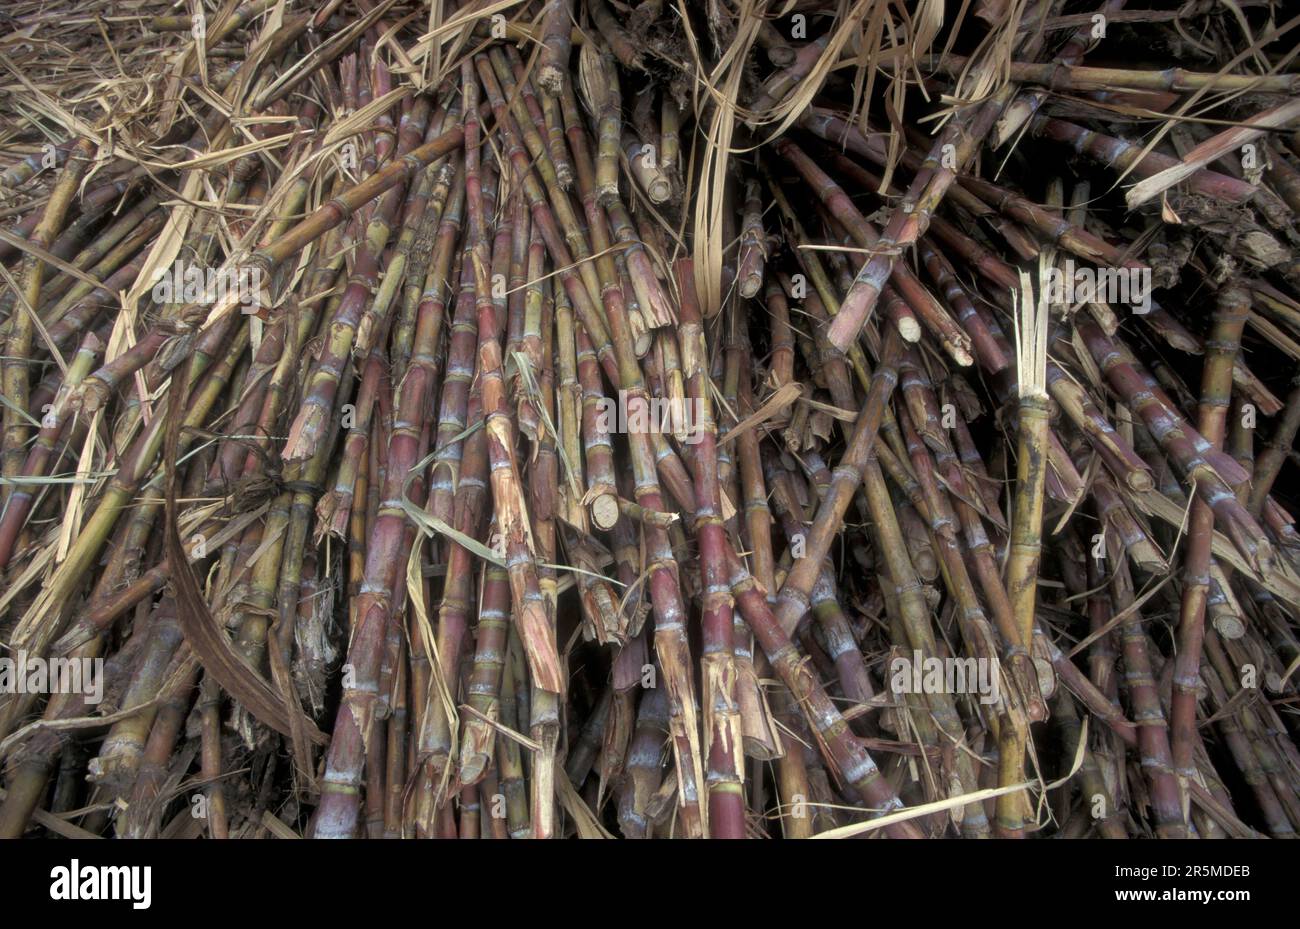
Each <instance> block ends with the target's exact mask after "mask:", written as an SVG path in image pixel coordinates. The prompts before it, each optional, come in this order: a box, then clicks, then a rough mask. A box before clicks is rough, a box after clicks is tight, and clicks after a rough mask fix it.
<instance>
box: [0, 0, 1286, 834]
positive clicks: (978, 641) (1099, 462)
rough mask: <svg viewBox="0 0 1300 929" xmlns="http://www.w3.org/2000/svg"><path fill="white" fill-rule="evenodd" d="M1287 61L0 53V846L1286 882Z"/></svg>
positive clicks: (365, 30) (771, 12)
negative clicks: (930, 858) (1074, 849)
mask: <svg viewBox="0 0 1300 929" xmlns="http://www.w3.org/2000/svg"><path fill="white" fill-rule="evenodd" d="M1282 13H1283V11H1282V9H1281V8H1280V6H1279V5H1275V4H1272V3H1268V2H1261V0H1239V2H1238V3H1236V4H1230V5H1224V4H1217V3H1214V2H1210V0H1190V2H1187V3H1185V4H1182V5H1181V6H1178V5H1169V4H1165V5H1162V6H1161V8H1160V9H1143V10H1137V11H1126V10H1125V9H1124V0H1104V2H1102V3H1101V4H1100V5H1099V6H1098V5H1096V0H1085V2H1081V3H1075V2H1071V3H1065V2H1062V0H1025V2H1014V0H975V2H973V3H970V4H965V3H962V4H958V3H947V4H945V3H943V2H942V0H917V2H911V3H905V4H886V3H883V2H880V0H836V2H811V0H807V2H805V0H794V2H781V3H778V2H771V0H709V2H707V3H701V4H686V3H675V4H674V3H664V2H663V0H640V2H620V0H525V2H518V0H514V2H512V0H463V2H460V3H456V2H441V0H437V2H433V3H423V2H421V3H414V2H410V0H318V2H314V3H306V2H301V0H242V2H241V0H208V2H206V3H205V2H191V3H189V4H184V5H177V4H170V3H164V2H161V0H157V2H153V0H139V2H135V3H128V4H125V5H123V4H107V3H80V4H79V3H66V4H60V3H48V2H39V3H38V2H34V0H32V2H27V0H20V2H16V3H12V4H10V5H9V6H8V8H7V10H6V12H4V13H3V14H0V18H3V19H4V21H5V22H4V26H5V32H6V35H5V36H4V37H3V38H2V39H0V72H3V80H2V83H0V117H2V119H0V339H2V340H3V350H2V351H0V394H2V395H3V397H2V399H3V427H4V431H3V450H2V451H3V458H2V464H3V477H2V479H0V578H2V580H0V646H2V650H0V665H3V667H0V836H4V837H20V836H51V835H57V836H63V837H87V836H122V837H160V836H161V837H177V838H178V837H190V838H196V837H211V838H226V837H296V836H308V837H321V838H326V837H329V838H339V837H353V836H370V837H420V838H425V837H428V838H434V837H439V838H454V837H460V838H479V837H484V838H487V837H492V838H507V837H509V838H561V837H571V836H578V837H583V838H599V837H606V838H608V837H627V838H650V837H654V838H667V837H680V838H694V837H717V838H742V837H786V838H807V837H810V836H814V835H823V836H871V837H879V836H890V837H899V838H922V837H942V836H950V837H951V836H961V837H968V838H981V837H989V836H1005V837H1037V836H1064V837H1083V836H1094V837H1105V838H1124V837H1138V836H1158V837H1186V836H1197V837H1205V838H1208V837H1255V836H1271V837H1278V838H1281V837H1294V835H1295V834H1296V831H1297V830H1300V738H1298V737H1300V703H1298V702H1297V701H1298V699H1300V698H1298V694H1300V690H1298V686H1297V685H1298V682H1300V673H1298V669H1300V537H1298V536H1297V533H1296V529H1295V526H1294V520H1293V517H1292V515H1291V512H1289V510H1292V509H1294V507H1295V506H1296V505H1297V504H1300V495H1296V494H1294V493H1293V492H1292V489H1291V486H1290V485H1292V484H1293V480H1294V478H1295V476H1296V470H1295V468H1296V461H1295V451H1294V439H1295V436H1296V432H1297V429H1298V428H1300V377H1294V370H1295V366H1296V364H1297V363H1300V260H1297V258H1296V249H1297V247H1298V246H1300V230H1297V228H1296V225H1295V219H1296V213H1297V210H1300V68H1297V66H1296V60H1295V59H1296V56H1297V54H1298V53H1300V43H1297V41H1296V39H1297V36H1300V18H1293V19H1289V20H1286V21H1282V19H1281V17H1282ZM1085 59H1086V60H1087V61H1089V62H1091V64H1087V63H1085ZM1126 61H1127V62H1138V61H1140V62H1142V63H1141V64H1140V65H1135V66H1133V67H1132V68H1126V67H1101V66H1098V64H1099V63H1100V64H1104V63H1107V62H1110V63H1114V62H1121V63H1122V62H1126ZM1079 269H1084V270H1085V271H1086V272H1087V274H1086V275H1085V277H1087V279H1088V280H1090V281H1093V282H1094V283H1098V284H1099V285H1102V286H1095V287H1089V288H1085V289H1083V290H1082V291H1079V290H1075V289H1071V288H1066V289H1064V290H1063V289H1062V287H1060V286H1057V285H1059V284H1060V283H1061V282H1063V281H1067V280H1068V281H1070V282H1072V283H1073V282H1074V281H1076V280H1082V279H1083V278H1080V277H1078V276H1077V274H1076V272H1077V271H1078V270H1079ZM58 669H63V670H64V671H66V672H67V673H66V674H63V675H62V676H60V675H58V674H56V671H57V670H58ZM74 669H84V672H85V673H84V675H83V676H82V678H81V680H80V683H79V685H78V686H70V687H62V686H55V684H56V679H57V680H60V681H64V682H66V679H67V677H68V675H69V674H71V672H72V670H74ZM38 672H39V673H38ZM953 672H956V673H953ZM38 678H39V680H38Z"/></svg>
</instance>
